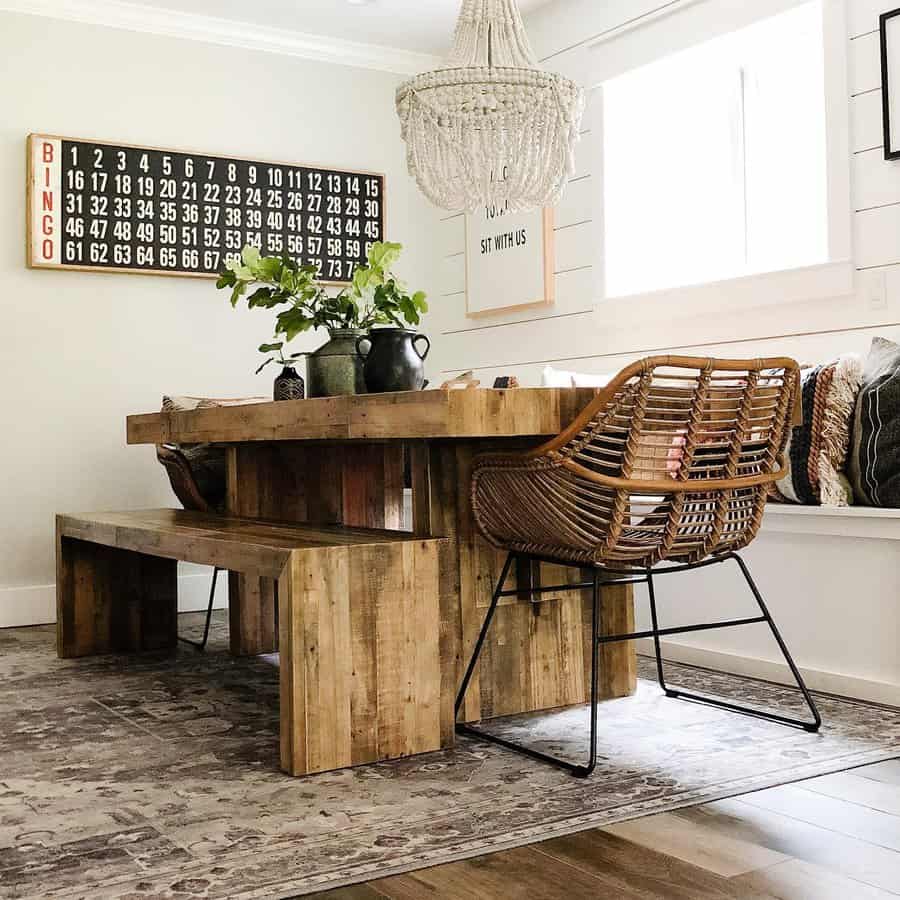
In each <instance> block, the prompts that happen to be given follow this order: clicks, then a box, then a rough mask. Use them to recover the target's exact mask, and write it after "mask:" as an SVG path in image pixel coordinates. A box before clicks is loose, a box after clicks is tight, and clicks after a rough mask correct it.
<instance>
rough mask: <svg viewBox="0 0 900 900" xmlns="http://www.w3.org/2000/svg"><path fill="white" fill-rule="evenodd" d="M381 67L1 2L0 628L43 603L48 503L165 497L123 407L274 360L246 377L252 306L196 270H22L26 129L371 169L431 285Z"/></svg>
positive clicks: (221, 382) (259, 318) (246, 384)
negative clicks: (48, 15)
mask: <svg viewBox="0 0 900 900" xmlns="http://www.w3.org/2000/svg"><path fill="white" fill-rule="evenodd" d="M397 81H398V78H396V77H395V76H392V75H389V74H385V73H380V72H372V71H362V70H359V69H354V68H350V67H346V66H334V65H328V64H322V63H313V62H307V61H304V60H299V59H294V58H288V57H284V56H278V55H274V54H267V53H257V52H251V51H244V50H237V49H229V48H226V47H220V46H212V45H206V44H202V43H198V42H194V41H184V40H178V39H170V38H165V37H157V36H152V35H142V34H137V33H132V32H127V31H118V30H114V29H109V28H101V27H94V26H88V25H79V24H73V23H67V22H61V21H54V20H51V19H45V18H38V17H32V16H25V15H14V14H8V13H0V108H2V114H0V185H2V188H0V196H2V197H3V216H2V217H0V283H2V286H3V288H2V300H0V340H2V345H0V346H2V351H0V360H2V363H0V372H2V398H3V402H2V407H3V413H4V415H3V420H4V429H3V440H2V442H0V472H2V488H0V626H3V625H12V624H24V623H25V622H28V621H48V620H49V617H50V616H52V609H53V607H52V597H53V593H52V583H53V580H54V566H53V515H54V513H55V512H56V511H58V510H89V509H109V508H122V509H124V508H140V507H145V506H149V505H171V503H172V499H171V495H170V493H169V490H168V487H167V484H166V481H165V477H164V475H163V473H162V470H161V468H160V467H159V466H158V465H157V463H156V462H155V459H154V455H153V450H152V448H150V447H133V448H128V447H126V446H125V434H124V425H125V423H124V419H125V415H126V413H128V412H136V411H142V410H152V409H154V408H158V406H159V402H160V396H161V395H162V394H163V393H171V392H175V393H190V394H201V395H204V394H205V395H212V396H242V395H252V394H268V393H269V392H270V390H271V378H272V377H273V376H272V375H271V374H264V375H262V376H260V377H254V375H253V370H254V369H255V367H256V364H257V353H256V347H257V345H258V344H259V343H260V342H261V341H263V340H265V339H266V338H268V337H269V336H270V329H271V324H270V319H269V316H268V314H266V313H265V312H262V311H257V312H254V313H249V312H246V311H241V312H232V311H231V309H230V307H229V306H228V303H227V299H226V297H225V295H224V293H218V292H216V290H215V289H214V287H213V284H212V282H211V281H207V280H195V279H188V278H171V277H160V276H141V275H126V274H106V273H97V274H93V273H90V274H88V273H77V272H47V271H29V270H28V269H26V268H25V257H24V231H25V206H24V198H25V136H26V135H27V134H28V133H29V132H33V131H34V132H50V133H56V134H65V135H71V136H75V137H93V138H99V139H107V140H112V141H123V142H130V143H136V144H141V143H145V144H149V145H155V146H162V147H173V148H179V147H183V148H187V149H194V148H196V149H198V150H201V151H207V152H212V153H221V154H233V155H237V156H247V157H252V158H259V159H263V160H264V159H275V160H296V161H298V162H319V163H324V164H328V165H335V166H337V167H349V168H354V167H355V168H365V169H371V170H375V171H381V172H385V173H386V175H387V218H388V234H389V236H390V237H391V239H392V240H399V241H401V242H403V243H404V245H406V248H407V249H406V252H405V258H404V261H403V263H402V265H401V266H400V270H401V272H402V274H403V275H405V276H406V277H407V278H408V279H409V280H410V281H411V282H414V283H415V284H416V286H417V287H418V286H421V287H422V288H423V289H425V290H429V291H430V290H431V288H432V286H431V284H430V278H431V270H432V267H431V266H430V265H429V262H428V261H429V259H430V258H431V257H432V256H433V254H432V253H431V248H432V247H433V244H434V236H433V226H432V224H431V223H432V222H433V219H434V217H433V214H431V215H429V214H428V212H427V208H426V205H425V202H424V201H423V200H422V199H421V198H420V196H419V194H418V192H417V191H416V189H415V185H414V184H413V183H412V182H411V181H410V180H409V178H408V177H407V175H406V172H405V159H404V153H403V145H402V143H401V141H400V137H399V126H398V123H397V119H396V116H395V114H394V110H393V92H394V86H395V84H396V82H397ZM320 340H321V339H320V338H316V337H309V338H307V339H306V340H305V343H304V342H303V341H301V340H298V341H297V346H298V349H305V348H310V349H312V348H313V347H315V346H316V344H317V343H319V342H320ZM434 377H436V376H435V375H434V374H433V375H432V378H434Z"/></svg>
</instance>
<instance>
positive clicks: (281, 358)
mask: <svg viewBox="0 0 900 900" xmlns="http://www.w3.org/2000/svg"><path fill="white" fill-rule="evenodd" d="M259 352H260V353H274V354H275V355H274V356H270V357H269V358H268V359H267V360H266V361H265V362H263V364H262V365H261V366H260V367H259V368H258V369H257V370H256V373H255V374H257V375H259V373H260V372H262V370H263V369H264V368H265V367H266V366H267V365H269V363H273V362H277V363H278V365H280V366H293V365H294V363H295V362H297V360H298V359H300V357H301V356H303V354H302V353H291V354H290V355H289V356H285V353H284V341H276V342H275V343H273V344H260V345H259Z"/></svg>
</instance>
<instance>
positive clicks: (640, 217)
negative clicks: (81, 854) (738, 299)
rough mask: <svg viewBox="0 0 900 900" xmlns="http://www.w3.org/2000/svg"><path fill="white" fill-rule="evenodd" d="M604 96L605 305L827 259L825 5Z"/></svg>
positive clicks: (641, 72) (645, 72) (716, 42)
mask: <svg viewBox="0 0 900 900" xmlns="http://www.w3.org/2000/svg"><path fill="white" fill-rule="evenodd" d="M602 88H603V95H602V110H603V148H602V151H603V172H604V178H603V205H604V229H605V247H604V271H605V282H606V283H605V294H606V296H607V297H617V296H625V295H633V294H639V293H645V292H650V291H657V290H662V289H668V288H676V287H683V286H687V285H696V284H705V283H708V282H713V281H722V280H725V279H730V278H738V277H741V276H746V275H752V274H757V273H765V272H775V271H780V270H786V269H796V268H801V267H805V266H812V265H816V264H820V263H825V262H828V261H829V225H828V200H829V195H828V166H827V161H828V142H827V136H826V110H825V107H826V104H825V65H824V42H823V16H822V4H821V0H816V2H812V3H804V4H803V5H801V6H797V7H795V8H793V9H790V10H788V11H787V12H784V13H781V14H779V15H777V16H774V17H771V18H768V19H764V20H762V21H760V22H757V23H755V24H753V25H749V26H747V27H745V28H742V29H741V30H739V31H734V32H732V33H730V34H727V35H724V36H721V37H716V38H714V39H712V40H709V41H707V42H706V43H703V44H700V45H699V46H694V47H691V48H690V49H686V50H682V51H680V52H678V53H676V54H674V55H672V56H669V57H666V58H664V59H661V60H658V61H655V62H651V63H649V64H647V65H643V66H641V67H640V68H637V69H633V70H631V71H628V72H625V73H624V74H622V75H618V76H617V77H614V78H611V79H609V80H607V81H604V82H603V85H602Z"/></svg>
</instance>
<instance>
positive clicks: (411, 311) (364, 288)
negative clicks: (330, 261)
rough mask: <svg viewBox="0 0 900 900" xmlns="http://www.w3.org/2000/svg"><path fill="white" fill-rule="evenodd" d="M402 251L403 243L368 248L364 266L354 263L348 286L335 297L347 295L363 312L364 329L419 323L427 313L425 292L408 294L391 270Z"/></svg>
mask: <svg viewBox="0 0 900 900" xmlns="http://www.w3.org/2000/svg"><path fill="white" fill-rule="evenodd" d="M402 251H403V245H402V244H393V243H390V242H388V241H385V242H382V241H379V242H377V243H375V244H373V245H372V247H371V248H370V250H369V254H368V259H367V262H366V265H364V266H357V268H356V269H355V271H354V272H353V280H352V281H351V283H350V287H349V288H345V289H344V290H343V291H341V293H340V294H338V297H339V298H340V297H346V298H348V299H349V300H350V301H351V302H352V303H354V305H355V306H356V307H357V308H358V309H361V310H364V311H365V314H364V317H363V318H364V322H365V324H364V325H363V326H362V327H364V328H371V327H372V326H373V325H396V326H397V327H399V328H403V327H404V326H405V325H418V324H419V322H420V321H421V316H422V313H426V312H428V303H427V302H426V300H425V292H424V291H416V292H415V293H413V294H410V293H409V291H408V289H407V287H406V285H405V284H404V283H403V282H402V281H401V280H400V279H399V278H397V276H396V275H394V273H393V272H392V267H393V265H394V263H396V262H397V260H398V259H399V258H400V253H401V252H402Z"/></svg>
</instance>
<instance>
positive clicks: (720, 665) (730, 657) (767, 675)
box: [635, 638, 900, 706]
mask: <svg viewBox="0 0 900 900" xmlns="http://www.w3.org/2000/svg"><path fill="white" fill-rule="evenodd" d="M635 643H636V644H637V649H638V652H639V653H641V654H644V655H646V656H653V642H652V641H651V639H650V638H643V639H641V640H639V641H636V642H635ZM662 652H663V658H664V659H669V660H671V661H672V662H681V663H686V664H688V665H693V666H703V667H704V668H707V669H715V670H716V671H718V672H731V673H733V674H735V675H749V676H751V677H753V678H764V679H765V680H766V681H774V682H776V683H778V684H788V685H792V684H793V683H794V680H793V677H792V676H791V671H790V669H789V668H788V667H787V664H785V663H777V662H771V661H770V660H767V659H757V658H755V657H752V656H737V655H735V654H733V653H723V652H721V651H719V650H704V649H702V648H699V647H688V646H686V645H684V644H676V643H673V642H671V641H662ZM799 668H800V674H801V675H803V680H804V681H805V682H806V685H807V687H809V688H810V689H811V690H814V691H823V692H824V693H827V694H838V695H840V696H842V697H853V698H855V699H857V700H869V701H871V702H873V703H885V704H887V705H889V706H900V684H890V683H888V682H882V681H869V680H868V679H865V678H858V677H856V676H855V675H841V674H837V673H835V672H823V671H821V670H818V669H808V668H805V667H803V666H800V667H799Z"/></svg>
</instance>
